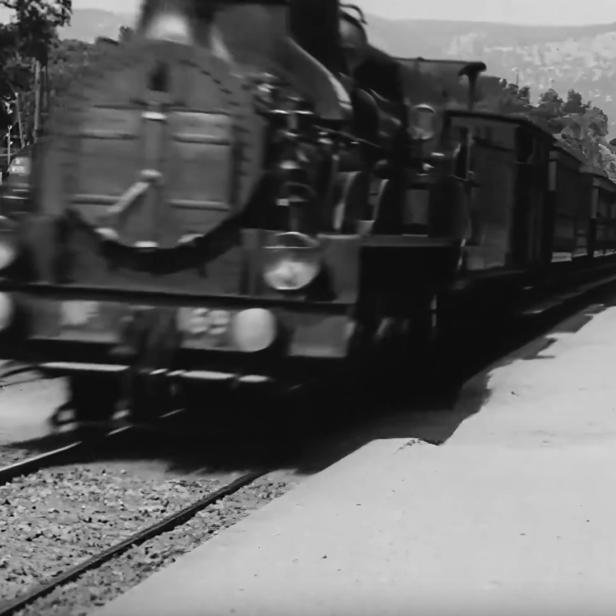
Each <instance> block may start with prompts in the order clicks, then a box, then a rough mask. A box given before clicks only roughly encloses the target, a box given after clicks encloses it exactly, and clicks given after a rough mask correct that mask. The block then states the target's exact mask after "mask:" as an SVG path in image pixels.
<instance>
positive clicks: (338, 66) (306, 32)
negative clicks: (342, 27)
mask: <svg viewBox="0 0 616 616" xmlns="http://www.w3.org/2000/svg"><path fill="white" fill-rule="evenodd" d="M339 21H340V3H339V1H338V0H293V2H292V3H291V5H290V27H291V32H292V34H293V36H294V38H295V40H296V41H297V42H298V43H299V44H300V45H301V46H302V47H303V48H304V49H305V50H306V51H307V52H308V53H309V54H310V55H312V56H314V57H315V58H316V59H317V60H319V62H321V64H324V65H325V66H326V67H327V68H328V69H329V70H330V71H332V72H334V73H337V72H339V71H342V70H343V68H344V60H343V57H342V51H341V49H340V32H339Z"/></svg>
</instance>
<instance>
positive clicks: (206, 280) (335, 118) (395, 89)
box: [0, 0, 616, 421]
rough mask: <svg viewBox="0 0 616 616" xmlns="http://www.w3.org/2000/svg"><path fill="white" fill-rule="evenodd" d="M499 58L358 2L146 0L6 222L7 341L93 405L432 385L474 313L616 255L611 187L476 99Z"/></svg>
mask: <svg viewBox="0 0 616 616" xmlns="http://www.w3.org/2000/svg"><path fill="white" fill-rule="evenodd" d="M486 70H487V67H486V66H485V64H484V63H482V62H481V61H474V60H471V61H468V62H467V61H431V60H425V59H422V58H412V59H406V58H397V57H394V56H391V55H389V54H387V53H385V52H384V51H382V50H380V49H378V48H377V47H375V46H373V45H372V44H371V42H370V40H369V36H368V33H367V26H366V19H365V16H364V15H363V13H362V11H361V10H360V9H358V8H357V7H354V6H352V5H347V4H344V3H342V2H339V1H338V0H260V1H257V0H227V1H223V2H221V1H216V2H214V1H212V2H210V1H208V0H203V1H200V2H197V1H194V0H192V1H179V0H175V1H172V0H148V1H146V2H144V4H143V7H142V10H141V14H140V17H139V22H138V27H137V29H136V33H135V36H134V37H133V38H132V39H131V40H130V41H127V42H124V43H121V44H119V45H117V46H115V45H114V46H109V48H108V49H106V51H105V54H104V56H102V57H101V58H99V59H97V61H96V62H94V63H93V64H92V65H91V66H90V67H88V70H87V71H86V72H85V73H84V74H83V75H82V76H81V77H80V78H79V79H78V80H75V83H74V84H73V86H72V88H71V89H70V91H69V92H67V94H66V95H64V96H62V97H59V98H58V99H57V100H55V101H53V103H52V105H51V108H50V110H49V113H48V115H47V117H46V118H45V121H44V123H43V128H42V134H41V137H40V139H39V140H38V141H37V143H36V144H35V146H34V149H33V152H32V167H31V170H30V171H31V173H30V183H29V192H28V194H27V195H24V193H23V191H22V193H20V199H21V200H22V203H23V212H22V214H21V215H20V216H13V215H8V214H7V215H5V216H3V217H2V218H0V357H2V358H5V359H12V360H17V361H25V362H29V363H35V364H36V365H37V366H38V367H39V368H40V369H41V370H42V371H43V372H45V373H46V374H49V375H59V376H63V377H66V379H67V383H68V385H69V391H70V400H69V406H70V407H71V409H72V411H73V415H72V418H73V419H77V420H79V421H98V420H106V419H108V418H109V417H110V416H111V414H112V413H113V411H114V410H115V409H117V407H118V404H119V403H120V402H122V403H125V404H126V406H127V407H128V408H129V410H130V412H131V414H132V418H133V419H134V420H135V421H151V420H153V419H155V418H157V417H159V416H160V415H161V414H163V413H164V412H165V410H168V409H169V407H170V406H172V405H173V404H174V403H175V400H176V398H177V397H178V396H179V397H180V398H181V400H182V404H183V405H184V406H185V407H186V408H187V409H193V410H195V411H196V412H201V413H207V412H208V409H210V410H211V408H212V404H211V403H210V401H209V400H210V398H209V394H208V392H209V391H211V388H212V387H220V386H222V387H223V389H224V388H234V389H236V388H244V389H246V390H247V391H252V390H258V389H259V388H263V387H269V386H271V385H272V384H273V385H274V387H275V388H278V387H279V388H280V389H281V390H282V389H285V390H289V389H293V388H295V387H298V386H301V384H303V383H307V382H314V381H319V380H322V379H327V380H328V382H329V383H331V386H332V387H334V388H335V387H336V383H338V382H339V381H338V378H340V379H342V378H350V379H353V378H355V382H356V383H361V384H363V385H364V386H367V387H369V388H375V389H378V388H379V387H381V388H388V387H396V386H398V385H403V386H404V387H406V386H407V385H412V384H413V383H422V382H429V380H430V378H431V377H433V376H436V378H437V379H438V374H439V369H440V368H439V367H440V366H441V365H442V364H443V362H444V360H443V350H444V349H446V350H447V353H449V355H448V357H457V358H458V359H457V361H464V354H465V346H464V345H465V344H472V340H471V341H470V342H469V341H468V340H467V341H466V342H464V343H463V342H461V340H462V339H460V338H457V337H456V335H457V334H456V332H457V333H458V334H459V333H460V332H465V331H473V327H476V328H479V329H481V327H483V326H485V325H486V323H488V321H490V322H492V321H493V320H494V316H495V315H499V317H500V315H505V314H509V313H511V312H515V311H517V310H522V309H524V307H525V306H528V305H530V304H532V302H533V301H542V298H544V297H545V296H546V294H547V293H548V291H550V290H553V289H555V288H558V287H559V285H561V284H564V283H565V282H567V281H572V280H575V281H588V280H591V281H592V280H600V279H604V278H606V277H609V276H613V275H614V273H615V272H616V256H615V255H616V185H615V184H614V183H613V182H611V181H610V180H609V179H608V178H607V177H606V176H605V175H604V174H602V173H599V172H597V171H595V170H593V169H591V168H589V167H588V166H587V165H586V163H585V161H583V160H581V159H580V158H579V157H577V156H576V155H575V154H574V153H571V152H570V151H568V150H567V149H566V147H565V146H564V145H563V144H561V143H560V142H559V141H558V140H557V139H556V138H555V137H554V136H552V135H551V134H549V133H547V132H546V131H544V130H542V129H541V128H539V127H537V126H535V125H534V124H532V123H531V122H529V121H528V120H526V119H524V118H521V117H515V116H503V115H498V114H495V113H489V112H486V111H481V110H479V109H478V108H477V101H478V100H480V99H481V96H482V88H485V87H488V85H489V78H487V76H486V75H485V71H486ZM12 207H13V210H12V212H13V213H14V210H15V201H13V206H12ZM529 302H530V303H529ZM469 323H470V324H471V325H473V327H471V326H470V325H469ZM451 340H456V341H457V342H456V343H455V344H453V345H452V344H451V343H450V342H448V341H451ZM454 351H455V353H454ZM262 412H264V413H267V411H262Z"/></svg>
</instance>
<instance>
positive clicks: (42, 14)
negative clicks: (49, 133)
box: [0, 0, 72, 133]
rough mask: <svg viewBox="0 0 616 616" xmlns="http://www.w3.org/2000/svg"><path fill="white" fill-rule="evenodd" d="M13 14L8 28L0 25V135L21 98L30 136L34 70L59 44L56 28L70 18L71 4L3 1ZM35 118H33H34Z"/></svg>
mask: <svg viewBox="0 0 616 616" xmlns="http://www.w3.org/2000/svg"><path fill="white" fill-rule="evenodd" d="M0 7H4V8H5V9H9V10H10V11H11V12H12V19H11V21H10V23H8V24H0V131H1V132H2V133H4V132H5V131H6V130H7V128H8V127H9V126H10V125H11V124H13V123H14V122H15V120H16V118H15V107H14V106H11V104H12V103H13V102H14V101H15V100H16V97H17V96H19V98H20V103H21V104H20V107H21V109H22V119H23V120H24V121H25V123H26V126H25V132H26V133H29V132H31V126H29V125H28V124H32V122H31V120H32V117H33V112H32V110H31V107H33V105H32V101H33V99H34V87H35V68H36V66H37V63H39V64H38V66H46V65H47V63H48V61H49V50H50V49H51V48H52V47H53V46H54V44H56V43H57V40H58V39H57V34H56V28H58V27H59V26H63V25H66V24H67V23H68V22H69V20H70V17H71V8H72V0H0ZM31 116H32V117H31Z"/></svg>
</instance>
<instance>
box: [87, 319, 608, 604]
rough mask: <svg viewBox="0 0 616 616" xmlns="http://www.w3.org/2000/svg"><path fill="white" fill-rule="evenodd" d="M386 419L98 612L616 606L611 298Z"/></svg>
mask: <svg viewBox="0 0 616 616" xmlns="http://www.w3.org/2000/svg"><path fill="white" fill-rule="evenodd" d="M407 420H408V421H407ZM383 421H387V419H383ZM392 421H394V423H396V422H397V424H396V425H397V427H396V429H392V430H390V431H387V430H385V431H382V434H386V435H389V436H382V437H380V438H378V437H377V438H374V439H372V440H369V441H368V442H366V444H365V445H363V446H362V447H361V448H359V449H358V450H356V451H355V452H354V453H352V454H351V455H349V456H347V457H345V458H344V459H342V460H341V461H339V462H337V463H336V464H334V465H333V466H331V467H329V468H327V469H326V470H325V471H323V472H321V473H319V474H317V475H315V476H313V477H311V478H309V479H307V480H306V481H304V482H303V483H301V484H300V485H299V486H298V487H296V488H295V489H294V490H292V491H291V492H289V493H287V494H286V495H285V496H283V497H281V498H280V499H278V500H276V501H273V502H272V503H270V504H269V505H267V506H265V507H264V508H263V509H261V510H259V511H257V512H256V513H254V514H253V515H251V516H250V517H248V518H246V519H245V520H244V521H242V522H240V523H238V524H237V525H235V526H234V527H232V528H230V529H229V530H227V531H225V532H223V533H222V534H221V535H219V536H217V537H216V538H214V539H212V540H210V541H208V542H207V543H205V544H204V545H202V546H201V547H199V548H198V549H196V550H194V551H193V552H191V553H189V554H187V555H186V556H184V557H182V558H181V559H180V560H179V561H178V562H176V563H175V564H174V565H172V566H171V567H169V568H167V569H165V570H163V571H161V572H159V573H156V574H154V575H152V576H151V577H150V578H149V579H147V580H146V581H145V582H143V583H142V584H141V585H139V586H137V587H135V588H134V589H132V590H131V591H129V592H128V593H127V594H125V595H123V596H121V597H119V598H118V599H117V600H115V601H113V602H111V603H109V604H108V605H107V606H105V607H104V608H103V609H101V610H98V611H96V612H93V614H95V616H170V615H174V616H223V615H226V614H234V615H235V616H248V615H250V616H261V615H263V616H326V615H327V616H364V615H365V616H381V615H383V616H394V615H395V616H403V615H404V616H409V615H416V616H441V615H452V616H454V615H455V616H462V615H464V614H467V613H468V614H472V615H473V616H484V615H486V616H488V615H489V616H501V615H506V616H514V615H515V616H517V615H520V616H522V615H524V616H526V615H535V614H536V615H537V616H539V615H540V614H550V615H559V616H560V615H563V616H565V615H566V616H575V615H580V616H581V615H582V614H583V615H584V616H595V615H596V616H599V615H601V616H603V615H607V614H613V613H615V612H616V584H615V583H614V580H616V498H615V497H614V489H615V486H616V308H612V307H604V308H600V307H597V308H596V309H595V310H592V311H589V312H588V313H585V314H580V315H577V316H576V317H574V318H572V319H569V320H568V321H566V322H564V323H562V324H561V325H560V326H559V327H557V328H556V329H555V330H554V331H553V332H551V333H550V334H549V335H548V336H546V337H545V338H542V339H541V340H537V341H535V342H533V343H532V344H530V345H528V346H526V347H524V348H523V349H521V350H520V351H519V352H516V353H515V354H514V355H512V356H510V357H508V358H506V359H504V360H503V361H502V362H499V364H498V365H496V366H493V367H491V368H490V369H489V370H487V371H486V372H485V373H482V374H480V375H477V376H476V377H475V378H474V379H472V380H471V381H470V382H468V383H467V384H466V386H465V387H464V388H463V390H462V391H461V393H460V396H459V398H458V400H457V402H456V404H455V405H454V406H453V407H452V408H450V409H442V410H440V411H436V412H431V413H428V412H426V413H421V412H420V411H415V412H413V413H410V414H409V415H408V417H407V418H406V419H405V422H406V423H405V422H404V421H402V420H401V419H400V418H399V417H398V418H397V419H396V420H392ZM452 426H455V427H453V428H452ZM404 427H405V429H406V433H405V431H404V429H403V428H404ZM439 434H440V435H441V436H442V435H445V438H439ZM441 440H443V441H444V442H442V443H441V444H438V445H437V444H434V443H437V442H440V441H441Z"/></svg>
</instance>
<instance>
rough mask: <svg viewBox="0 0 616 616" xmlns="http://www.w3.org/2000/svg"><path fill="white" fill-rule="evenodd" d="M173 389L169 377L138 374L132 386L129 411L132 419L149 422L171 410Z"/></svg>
mask: <svg viewBox="0 0 616 616" xmlns="http://www.w3.org/2000/svg"><path fill="white" fill-rule="evenodd" d="M173 398H174V396H173V390H172V388H171V385H170V383H169V382H168V381H167V379H164V378H160V377H156V376H152V375H143V374H137V375H135V376H134V377H133V379H132V382H131V387H130V397H129V404H128V406H129V411H130V418H131V421H133V422H135V423H148V422H151V421H155V420H156V419H158V418H160V417H161V415H163V414H164V413H167V412H169V411H171V410H172V409H173V407H174V405H173V401H174V400H173Z"/></svg>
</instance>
